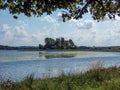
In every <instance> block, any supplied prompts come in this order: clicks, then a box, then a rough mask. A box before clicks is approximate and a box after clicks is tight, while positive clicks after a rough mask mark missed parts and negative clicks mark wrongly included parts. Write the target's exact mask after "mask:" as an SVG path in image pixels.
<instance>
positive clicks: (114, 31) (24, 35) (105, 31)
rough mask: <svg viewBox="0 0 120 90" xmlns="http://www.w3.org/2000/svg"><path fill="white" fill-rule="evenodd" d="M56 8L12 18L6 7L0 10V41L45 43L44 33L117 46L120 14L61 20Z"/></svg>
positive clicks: (80, 43) (87, 43)
mask: <svg viewBox="0 0 120 90" xmlns="http://www.w3.org/2000/svg"><path fill="white" fill-rule="evenodd" d="M60 16H61V12H60V11H59V10H58V11H56V12H54V13H53V14H51V15H46V14H44V15H43V16H41V17H34V16H32V17H26V16H24V15H22V14H21V15H19V16H18V19H14V18H13V17H12V15H11V14H9V12H8V11H3V10H1V11H0V45H10V46H38V45H39V44H43V45H44V39H45V38H46V37H51V38H54V39H55V38H60V37H64V38H65V39H72V40H73V41H74V43H75V44H76V45H78V46H120V17H118V16H116V19H115V20H109V19H108V18H107V17H106V18H105V20H102V21H100V22H97V21H95V20H93V19H92V18H91V16H90V15H89V14H86V15H84V17H83V18H82V19H80V20H75V19H71V20H69V21H66V22H62V19H61V17H60Z"/></svg>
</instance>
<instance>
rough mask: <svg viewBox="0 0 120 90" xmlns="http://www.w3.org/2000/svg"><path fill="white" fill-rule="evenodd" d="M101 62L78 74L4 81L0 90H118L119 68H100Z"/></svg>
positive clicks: (119, 80)
mask: <svg viewBox="0 0 120 90" xmlns="http://www.w3.org/2000/svg"><path fill="white" fill-rule="evenodd" d="M102 65H103V62H102V61H96V62H94V63H93V64H92V66H91V68H92V69H90V70H88V71H86V72H84V73H79V74H67V75H66V74H64V73H62V74H61V75H60V76H58V77H51V78H47V77H46V78H44V79H34V75H30V76H28V77H26V78H25V80H23V81H21V82H16V83H15V82H12V81H10V80H9V81H5V82H2V83H1V84H0V90H120V67H116V66H114V67H109V68H104V67H102Z"/></svg>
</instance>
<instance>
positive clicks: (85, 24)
mask: <svg viewBox="0 0 120 90" xmlns="http://www.w3.org/2000/svg"><path fill="white" fill-rule="evenodd" d="M69 22H70V23H71V24H75V25H76V27H77V28H78V29H87V30H89V29H92V28H93V26H94V25H95V24H94V21H93V20H82V19H81V20H75V19H71V20H70V21H69Z"/></svg>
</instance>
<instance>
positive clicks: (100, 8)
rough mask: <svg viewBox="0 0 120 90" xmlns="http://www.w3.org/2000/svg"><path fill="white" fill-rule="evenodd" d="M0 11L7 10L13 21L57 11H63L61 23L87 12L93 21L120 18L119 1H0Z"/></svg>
mask: <svg viewBox="0 0 120 90" xmlns="http://www.w3.org/2000/svg"><path fill="white" fill-rule="evenodd" d="M0 9H2V10H5V9H8V10H9V12H10V14H13V17H14V18H15V19H17V16H16V15H19V14H21V13H23V14H24V15H26V16H28V17H31V16H38V17H39V16H41V15H43V14H44V13H46V14H48V15H49V14H52V12H54V11H56V10H57V9H61V10H63V13H62V16H61V17H62V18H63V21H66V20H69V19H71V18H74V19H80V18H82V16H83V15H84V14H86V13H89V12H90V14H91V15H92V17H93V19H95V20H101V19H104V17H105V16H106V15H107V16H108V17H109V18H110V19H114V18H115V15H117V16H120V2H119V0H0Z"/></svg>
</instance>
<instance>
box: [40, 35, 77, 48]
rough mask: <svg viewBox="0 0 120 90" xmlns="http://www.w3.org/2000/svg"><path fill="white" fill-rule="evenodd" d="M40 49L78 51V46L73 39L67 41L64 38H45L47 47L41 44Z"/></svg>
mask: <svg viewBox="0 0 120 90" xmlns="http://www.w3.org/2000/svg"><path fill="white" fill-rule="evenodd" d="M39 49H76V45H75V44H74V42H73V41H72V39H69V40H65V39H64V38H56V39H53V38H49V37H47V38H45V45H41V44H39Z"/></svg>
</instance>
